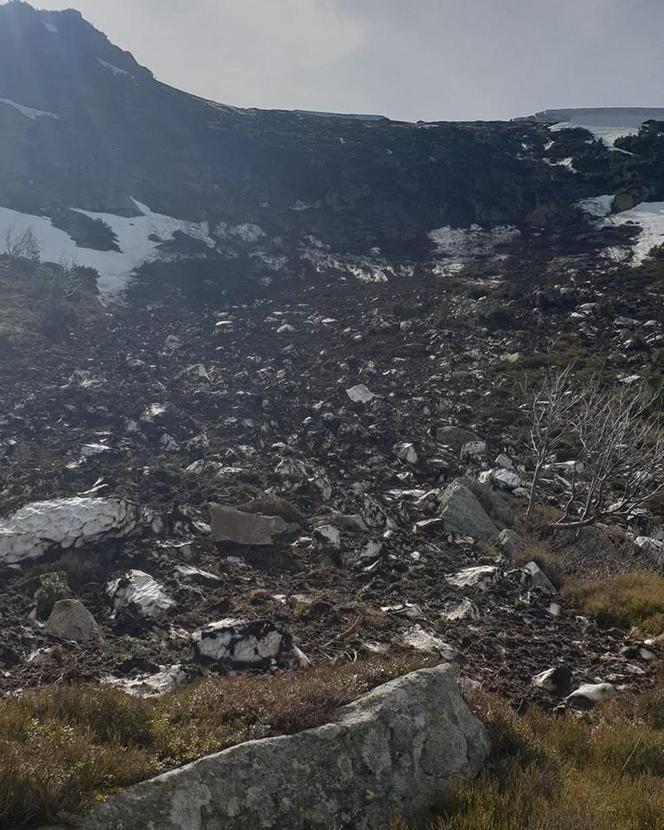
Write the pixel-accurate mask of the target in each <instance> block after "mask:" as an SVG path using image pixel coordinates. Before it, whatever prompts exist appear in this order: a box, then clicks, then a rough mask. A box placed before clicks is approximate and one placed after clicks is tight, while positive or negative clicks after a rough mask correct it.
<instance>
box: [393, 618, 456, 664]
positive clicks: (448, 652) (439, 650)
mask: <svg viewBox="0 0 664 830" xmlns="http://www.w3.org/2000/svg"><path fill="white" fill-rule="evenodd" d="M403 643H404V645H406V646H409V647H410V648H413V649H415V650H416V651H424V652H429V653H433V654H440V656H441V657H442V658H443V660H447V661H448V662H452V660H454V659H456V657H457V651H456V649H455V648H453V647H452V646H451V645H449V644H448V643H446V642H444V641H443V640H441V639H440V637H436V635H435V634H431V633H430V632H429V631H425V630H424V629H423V628H422V626H421V625H414V626H413V627H412V628H409V629H408V631H406V633H405V634H404V635H403Z"/></svg>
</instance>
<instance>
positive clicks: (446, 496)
mask: <svg viewBox="0 0 664 830" xmlns="http://www.w3.org/2000/svg"><path fill="white" fill-rule="evenodd" d="M441 504H442V509H441V511H440V518H441V519H442V520H443V523H444V525H445V529H446V530H448V531H450V532H451V533H454V534H456V535H457V536H472V538H473V539H475V540H478V541H483V542H490V541H493V540H495V539H496V538H497V537H498V528H497V527H496V525H495V524H494V523H493V522H492V521H491V519H490V518H489V517H488V515H487V514H486V512H485V510H484V508H483V507H482V505H481V504H480V502H479V501H478V499H477V498H476V497H475V495H474V494H473V493H472V492H471V491H470V490H469V489H468V487H466V485H465V484H464V483H463V482H461V481H460V480H459V479H457V480H456V481H453V482H452V483H451V484H450V486H449V487H448V488H447V489H446V490H445V491H444V492H443V493H442V495H441Z"/></svg>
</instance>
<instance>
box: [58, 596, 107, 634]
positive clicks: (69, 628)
mask: <svg viewBox="0 0 664 830" xmlns="http://www.w3.org/2000/svg"><path fill="white" fill-rule="evenodd" d="M44 631H45V632H46V633H47V634H49V635H50V636H51V637H60V638H61V639H62V640H75V641H76V642H81V643H82V642H85V641H86V640H91V639H92V638H93V637H96V636H97V634H98V633H99V627H98V625H97V622H96V621H95V618H94V617H93V616H92V614H91V613H90V612H89V611H88V609H87V608H86V607H85V606H84V605H83V604H82V603H81V602H79V601H78V600H77V599H61V600H58V601H57V602H56V603H55V605H54V606H53V610H52V611H51V615H50V617H49V618H48V620H47V621H46V625H45V626H44Z"/></svg>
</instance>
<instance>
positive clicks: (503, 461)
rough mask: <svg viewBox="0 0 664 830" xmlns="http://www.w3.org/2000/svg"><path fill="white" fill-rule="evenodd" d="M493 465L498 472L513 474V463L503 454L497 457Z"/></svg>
mask: <svg viewBox="0 0 664 830" xmlns="http://www.w3.org/2000/svg"><path fill="white" fill-rule="evenodd" d="M494 463H495V465H496V467H498V469H499V470H509V471H510V472H512V473H513V472H514V463H513V462H512V460H511V459H510V458H508V457H507V456H506V455H504V454H501V455H499V456H498V458H496V460H495V462H494Z"/></svg>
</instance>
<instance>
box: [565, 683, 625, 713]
mask: <svg viewBox="0 0 664 830" xmlns="http://www.w3.org/2000/svg"><path fill="white" fill-rule="evenodd" d="M617 694H618V690H617V689H616V687H615V686H614V685H613V684H612V683H585V684H584V685H583V686H579V688H578V689H576V690H575V691H573V692H572V694H571V695H568V696H567V697H566V698H565V700H566V702H567V703H569V704H570V705H571V706H574V708H576V709H591V708H592V707H593V706H595V705H597V704H598V703H602V702H603V701H605V700H609V699H610V698H612V697H615V696H616V695H617Z"/></svg>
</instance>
